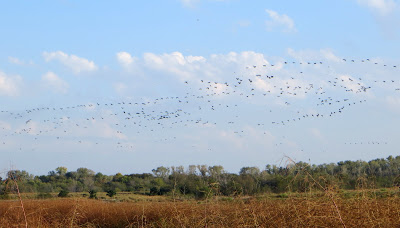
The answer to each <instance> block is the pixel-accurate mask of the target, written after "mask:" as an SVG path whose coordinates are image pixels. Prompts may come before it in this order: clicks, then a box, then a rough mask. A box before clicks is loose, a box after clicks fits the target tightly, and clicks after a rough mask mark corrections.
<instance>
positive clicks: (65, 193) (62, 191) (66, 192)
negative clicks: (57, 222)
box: [58, 190, 69, 197]
mask: <svg viewBox="0 0 400 228" xmlns="http://www.w3.org/2000/svg"><path fill="white" fill-rule="evenodd" d="M68 194H69V192H68V191H67V190H61V191H60V192H59V193H58V197H68Z"/></svg>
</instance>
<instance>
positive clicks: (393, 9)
mask: <svg viewBox="0 0 400 228" xmlns="http://www.w3.org/2000/svg"><path fill="white" fill-rule="evenodd" d="M357 2H358V4H359V5H361V6H364V7H366V8H368V9H369V10H370V11H371V13H372V14H373V16H374V18H375V20H376V22H377V24H378V25H379V27H380V29H381V31H382V33H383V35H384V36H385V38H387V39H394V38H397V37H398V36H399V35H400V33H399V32H400V31H399V30H400V25H399V23H398V21H399V20H400V5H399V3H398V2H396V1H394V0H357Z"/></svg>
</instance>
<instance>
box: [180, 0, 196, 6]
mask: <svg viewBox="0 0 400 228" xmlns="http://www.w3.org/2000/svg"><path fill="white" fill-rule="evenodd" d="M199 1H200V0H180V2H181V3H182V4H183V6H185V7H194V6H195V5H196V3H198V2H199Z"/></svg>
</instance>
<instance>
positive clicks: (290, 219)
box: [0, 192, 400, 227]
mask: <svg viewBox="0 0 400 228" xmlns="http://www.w3.org/2000/svg"><path fill="white" fill-rule="evenodd" d="M285 197H286V196H285ZM332 197H333V199H334V201H335V203H336V205H337V209H338V210H339V211H340V214H341V217H342V219H343V223H344V224H345V225H346V227H398V226H400V198H399V197H398V196H397V194H396V195H393V196H391V197H385V198H379V197H376V195H374V194H371V193H370V192H366V193H364V192H356V193H355V194H354V195H352V196H351V197H343V196H342V195H340V194H333V196H332ZM226 199H228V198H226ZM24 207H25V211H26V215H27V222H28V225H29V227H178V226H179V227H310V226H318V227H342V226H343V224H342V223H341V221H340V219H339V217H338V214H337V209H336V207H335V206H334V205H333V204H332V200H331V198H330V197H328V196H327V195H326V194H325V193H324V192H319V193H315V194H300V195H299V194H292V195H289V196H288V197H287V198H283V199H278V198H276V197H268V196H265V197H258V198H241V199H230V200H221V198H220V200H215V199H213V200H208V201H176V202H148V201H140V202H105V201H102V200H89V199H83V198H69V199H49V200H32V199H27V200H24ZM24 226H25V220H24V215H23V211H22V210H21V205H20V202H19V201H15V200H10V201H0V227H24Z"/></svg>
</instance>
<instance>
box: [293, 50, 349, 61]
mask: <svg viewBox="0 0 400 228" xmlns="http://www.w3.org/2000/svg"><path fill="white" fill-rule="evenodd" d="M287 53H288V55H289V56H291V57H293V58H295V59H297V60H299V61H317V60H327V61H332V62H340V61H341V58H339V57H338V56H336V55H335V54H334V53H333V51H332V50H331V49H320V50H300V51H296V50H294V49H292V48H288V49H287Z"/></svg>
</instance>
